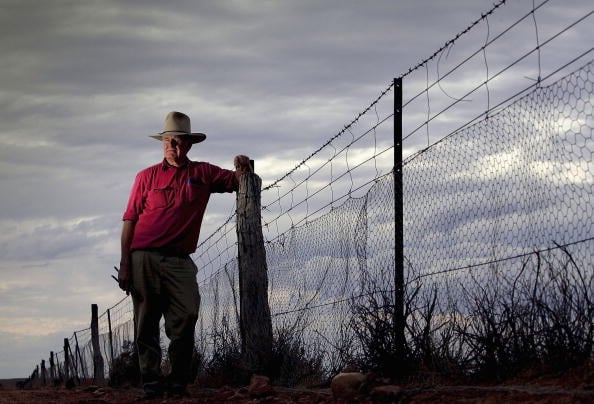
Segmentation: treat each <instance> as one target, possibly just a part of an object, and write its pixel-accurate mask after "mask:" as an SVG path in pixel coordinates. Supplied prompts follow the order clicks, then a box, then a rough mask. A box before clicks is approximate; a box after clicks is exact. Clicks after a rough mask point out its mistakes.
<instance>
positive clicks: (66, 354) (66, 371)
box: [64, 338, 70, 383]
mask: <svg viewBox="0 0 594 404" xmlns="http://www.w3.org/2000/svg"><path fill="white" fill-rule="evenodd" d="M69 379H70V342H69V341H68V338H64V382H65V383H68V380H69Z"/></svg>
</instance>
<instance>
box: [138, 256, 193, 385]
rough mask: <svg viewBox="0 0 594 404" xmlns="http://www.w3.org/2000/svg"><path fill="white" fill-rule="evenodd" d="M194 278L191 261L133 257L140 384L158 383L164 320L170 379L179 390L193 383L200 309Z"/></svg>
mask: <svg viewBox="0 0 594 404" xmlns="http://www.w3.org/2000/svg"><path fill="white" fill-rule="evenodd" d="M196 273H197V268H196V265H195V264H194V261H192V259H191V258H190V257H189V256H171V255H166V254H163V253H161V252H158V251H153V250H150V251H147V250H137V251H133V252H132V283H133V285H134V293H133V294H132V300H133V302H134V326H135V330H136V349H137V350H138V360H139V363H140V372H141V375H142V380H143V383H150V382H154V381H159V380H161V346H160V329H159V322H160V320H161V317H162V316H163V317H164V319H165V334H166V335H167V337H168V338H169V340H170V343H169V349H168V353H169V361H170V364H171V374H170V375H169V379H170V381H171V382H172V383H178V384H182V385H186V384H187V383H189V382H191V380H189V379H190V373H191V364H192V356H193V352H194V331H195V327H196V321H197V320H198V311H199V309H200V294H199V293H198V284H197V282H196Z"/></svg>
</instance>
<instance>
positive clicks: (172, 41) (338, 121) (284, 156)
mask: <svg viewBox="0 0 594 404" xmlns="http://www.w3.org/2000/svg"><path fill="white" fill-rule="evenodd" d="M537 3H540V2H539V1H537ZM552 3H553V4H554V7H553V8H552V9H551V10H552V11H551V10H549V12H548V13H547V14H544V15H543V16H542V17H541V18H542V19H541V20H540V22H539V23H540V24H542V25H540V26H541V27H543V28H544V27H546V25H547V23H548V21H547V18H550V19H551V21H553V20H554V19H555V12H558V13H562V12H564V13H567V12H569V11H571V12H575V15H583V14H585V13H587V12H589V11H590V9H591V5H589V1H586V0H571V1H569V2H562V1H559V0H557V1H552ZM493 4H494V1H493V0H449V1H443V0H421V1H405V0H371V1H366V2H362V1H349V0H342V1H339V0H327V1H314V0H299V1H297V0H292V1H289V0H284V1H272V0H260V1H256V0H243V1H242V0H233V1H231V0H217V1H215V0H211V1H190V0H188V1H168V2H162V1H155V0H151V1H109V0H103V1H97V0H95V1H93V0H87V1H79V0H52V1H33V0H0V22H1V23H0V34H1V35H0V51H1V53H2V58H1V59H0V66H1V68H0V83H1V85H0V155H1V158H0V185H1V189H2V192H1V194H0V195H1V196H0V207H1V209H0V271H1V273H2V277H1V278H0V378H7V377H20V376H27V375H29V374H30V372H31V371H32V369H33V368H34V366H35V364H37V363H39V361H40V360H41V359H42V358H47V357H48V355H49V351H50V350H53V351H59V350H61V346H62V341H63V338H65V337H70V336H71V335H72V332H73V331H74V330H78V329H82V328H86V327H88V325H89V321H90V310H91V309H90V306H91V303H97V304H98V305H99V309H100V312H103V311H104V310H105V309H106V308H108V307H110V306H112V305H113V304H114V303H116V302H117V301H118V300H119V299H121V297H122V294H121V293H120V291H119V290H118V289H117V287H116V285H115V282H113V280H111V279H110V277H109V275H110V274H111V273H112V268H113V265H114V264H116V263H117V262H118V260H119V234H120V229H121V215H122V213H123V209H124V207H125V204H126V201H127V197H128V192H129V190H130V187H131V184H132V181H133V178H134V175H135V174H136V172H137V171H139V170H140V169H142V168H144V167H146V166H148V165H150V164H153V163H156V162H157V161H159V160H160V159H161V157H162V156H161V151H160V150H161V149H160V145H159V144H158V143H157V142H156V141H155V140H153V139H150V138H149V137H148V135H150V134H153V133H155V132H159V131H160V130H161V128H162V123H163V119H164V117H165V115H166V114H167V112H169V111H171V110H179V111H183V112H186V113H188V114H189V115H190V116H191V118H192V129H194V130H196V131H204V132H206V133H207V134H208V139H207V141H206V142H204V143H202V144H200V145H199V146H198V147H195V148H194V149H192V151H191V152H190V156H191V158H192V159H194V160H206V161H210V162H212V163H214V164H217V165H219V166H222V167H225V168H231V167H232V159H233V156H234V155H236V154H238V153H242V154H247V155H249V156H250V157H251V158H253V159H254V160H255V161H256V168H257V171H258V173H259V175H260V176H261V177H262V179H263V182H264V183H265V184H266V183H270V182H272V181H274V180H275V179H276V178H279V177H281V176H282V175H283V174H284V173H285V172H287V171H288V170H289V169H291V168H293V167H294V166H295V165H296V164H297V163H298V162H299V161H301V160H302V159H303V158H305V157H306V156H308V155H309V154H310V153H311V152H312V151H313V150H315V149H317V148H318V147H319V146H320V145H321V144H323V143H324V142H325V141H326V140H327V139H329V138H331V137H332V136H333V135H335V134H336V133H337V132H338V131H339V130H340V129H341V128H342V127H344V125H345V124H347V123H348V122H350V121H351V120H352V119H353V117H354V116H356V115H357V114H358V113H359V112H361V110H362V109H364V108H365V107H366V106H367V105H369V103H370V102H371V101H372V100H374V99H375V98H376V97H377V96H378V95H379V94H380V92H381V91H383V90H384V89H385V88H386V87H387V86H388V85H389V83H390V81H391V80H392V78H393V77H397V76H400V75H401V74H403V73H404V72H406V71H407V70H408V68H410V67H411V66H414V65H415V64H416V63H418V62H419V61H421V60H422V59H424V58H426V57H428V56H430V55H431V54H432V53H433V52H434V51H435V50H437V49H438V48H440V47H441V46H442V45H443V44H444V43H445V42H446V41H447V40H449V39H451V38H453V37H454V36H455V35H456V34H458V33H459V32H461V31H462V30H464V29H465V28H466V27H467V26H468V25H469V24H470V23H471V22H472V21H474V20H476V19H478V18H479V17H480V16H481V13H484V12H487V11H488V10H490V9H491V8H492V6H493ZM532 4H533V2H532V0H515V1H514V0H512V1H509V2H508V4H506V5H505V6H503V7H501V8H500V9H499V10H498V11H497V12H496V13H495V14H494V15H493V16H492V17H490V19H491V21H492V22H494V23H495V22H497V21H498V22H499V23H502V24H505V23H508V22H509V23H511V22H512V20H514V19H517V18H518V16H520V15H523V14H525V12H527V10H529V9H530V8H531V7H532ZM555 7H556V8H555ZM555 10H556V11H555ZM590 26H591V22H590ZM477 29H482V30H483V31H482V32H483V33H482V34H480V35H482V36H484V30H485V27H482V28H480V27H479V28H477ZM577 42H581V43H582V45H583V43H589V42H591V38H585V37H584V38H578V40H577ZM587 46H591V43H590V44H589V45H587ZM219 198H223V199H224V198H227V199H226V201H228V200H230V199H232V198H233V197H232V196H229V195H226V196H223V197H217V198H214V199H213V200H212V201H213V202H211V206H209V209H208V210H207V215H208V217H207V218H206V220H205V229H204V230H203V235H206V234H209V229H213V228H216V226H217V224H218V223H219V222H220V221H221V220H223V219H226V218H227V217H228V215H229V207H228V206H225V207H222V206H223V205H224V203H222V202H221V204H220V205H219V204H218V202H219V201H223V199H219Z"/></svg>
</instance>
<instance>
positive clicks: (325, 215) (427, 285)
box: [54, 0, 594, 378]
mask: <svg viewBox="0 0 594 404" xmlns="http://www.w3.org/2000/svg"><path fill="white" fill-rule="evenodd" d="M504 3H505V2H499V3H497V4H496V5H495V6H494V7H493V9H492V10H490V11H489V12H487V13H485V14H483V15H482V16H481V18H480V19H478V20H477V21H475V22H473V23H472V24H471V25H470V26H469V27H468V28H467V29H465V30H464V31H462V32H461V33H460V34H459V35H458V36H456V37H455V38H454V39H453V40H451V41H448V42H447V43H446V45H444V47H442V48H441V49H439V50H438V51H436V52H435V53H434V54H433V55H432V56H431V57H429V58H428V59H426V60H424V61H422V62H421V63H419V64H418V65H415V66H413V67H411V68H410V69H409V71H408V72H407V73H405V74H404V75H402V76H401V78H403V79H404V81H403V82H404V89H405V95H406V97H405V102H404V104H403V105H400V106H395V105H394V101H393V100H392V99H391V98H390V97H389V95H390V94H391V93H392V90H393V87H392V86H393V84H391V85H390V86H388V88H386V89H385V90H384V91H382V92H381V94H380V95H379V97H378V98H377V99H376V100H374V101H373V102H372V103H371V104H370V105H369V106H368V107H367V108H365V110H364V111H362V112H361V113H360V114H359V115H358V116H357V117H356V118H355V119H354V120H353V121H352V122H350V123H349V124H348V125H347V126H345V127H344V128H343V129H342V130H340V131H339V132H338V133H337V134H336V135H334V136H333V137H332V138H330V139H329V140H328V141H327V142H326V143H324V144H323V145H322V146H321V147H320V148H318V149H317V150H315V151H314V152H313V153H312V154H311V155H309V156H308V157H307V158H305V159H304V160H302V161H301V162H299V163H298V164H297V165H296V166H295V167H294V169H292V170H291V171H289V172H287V173H285V174H284V175H282V176H280V177H279V178H278V179H277V180H275V181H273V182H272V183H270V184H269V185H266V186H265V187H264V188H263V192H262V225H263V229H264V239H265V247H266V257H267V264H268V276H269V289H268V296H269V297H268V298H269V304H270V308H271V314H272V320H273V328H274V334H275V338H276V340H277V341H278V340H282V339H283V338H289V337H290V338H296V340H297V343H298V345H299V347H300V349H302V352H303V353H304V355H306V356H308V357H311V358H314V357H315V358H321V359H320V363H321V366H322V367H323V369H324V372H327V373H333V372H336V371H338V370H340V369H341V368H342V367H344V366H345V365H347V364H348V363H350V362H351V361H357V360H361V358H362V357H365V356H369V355H376V354H377V355H378V356H380V357H381V356H382V355H384V356H385V357H386V358H387V359H389V352H383V351H381V350H380V351H370V347H369V346H367V345H366V343H365V340H364V339H362V338H361V337H365V330H364V329H363V328H364V326H365V321H367V320H366V319H370V318H374V320H375V321H376V323H375V324H376V325H378V324H380V325H382V326H386V327H388V328H390V327H391V326H393V324H392V321H393V319H392V318H391V317H390V316H391V315H393V311H394V309H393V308H394V305H395V301H396V299H399V298H403V299H404V300H405V304H406V336H407V344H408V346H409V350H410V352H411V355H413V356H414V355H415V354H416V352H420V351H422V350H423V349H424V348H423V347H424V346H425V347H426V345H427V343H428V341H430V342H431V345H432V347H433V348H432V349H433V350H435V351H439V352H440V353H441V354H442V355H441V358H443V357H444V356H445V357H450V358H453V357H455V358H456V360H457V364H458V366H465V367H466V369H467V370H468V369H470V370H472V369H477V368H479V367H481V366H483V365H484V363H483V362H484V357H483V356H481V355H479V354H478V353H477V350H478V349H479V347H482V348H484V346H481V345H479V344H477V343H476V340H473V338H475V337H476V335H479V334H480V333H479V331H480V330H483V331H484V329H485V324H482V323H481V316H480V312H481V309H483V308H484V307H485V306H484V303H492V304H491V306H489V308H490V309H493V310H494V312H495V313H496V314H497V316H498V317H497V318H496V320H497V321H498V322H500V323H502V324H504V323H505V321H503V317H501V316H503V313H509V311H510V310H509V308H510V306H513V308H514V310H526V313H527V316H520V317H522V318H524V319H525V321H526V323H524V324H522V325H521V326H520V327H519V329H521V330H528V331H526V332H527V333H528V332H529V333H530V337H526V338H524V339H521V338H520V339H521V340H522V341H526V340H530V341H531V342H530V343H531V344H533V346H537V347H538V349H540V350H547V352H549V351H553V350H554V349H553V348H554V343H555V342H554V341H550V340H548V339H547V335H548V334H547V332H545V331H546V330H548V329H552V328H551V327H553V326H557V325H559V324H557V323H555V321H556V320H554V319H552V318H549V317H546V316H540V317H539V318H538V319H537V318H536V317H537V316H536V315H535V314H534V312H533V311H532V310H533V309H532V308H531V306H530V305H529V304H528V303H530V302H531V303H534V302H538V303H539V304H541V305H548V306H547V307H549V306H551V307H560V308H559V310H561V311H562V313H563V315H564V316H565V317H564V318H567V319H569V320H568V321H573V324H574V326H575V325H578V324H592V316H591V314H592V312H593V311H594V309H593V308H592V304H591V302H592V301H593V300H594V299H592V297H593V296H592V295H593V294H594V291H593V285H594V279H593V276H594V275H593V273H594V271H592V268H593V267H594V262H593V259H592V253H591V252H592V251H594V228H593V226H594V223H593V220H592V217H594V215H593V213H594V212H593V205H592V200H594V195H593V193H594V191H593V189H594V162H593V160H592V153H593V151H594V139H593V137H592V127H593V123H594V117H593V113H592V110H593V107H592V99H593V95H592V94H593V91H592V90H593V88H592V87H593V82H594V72H593V70H592V69H593V62H592V60H591V54H592V48H591V46H589V47H587V48H586V49H584V50H582V51H579V53H577V54H573V55H566V57H565V59H564V60H562V61H560V62H558V61H557V60H555V63H553V61H552V58H551V56H550V55H552V54H557V53H560V52H558V50H559V49H563V48H565V47H567V44H568V42H569V41H571V40H572V38H579V37H581V36H583V32H584V30H586V31H587V28H588V24H587V22H588V19H589V18H591V15H592V12H589V13H587V14H585V15H581V16H571V15H570V16H560V17H559V19H558V21H557V24H556V25H554V26H548V25H547V27H546V29H544V28H545V27H541V26H540V25H539V21H538V13H551V12H554V11H555V10H556V7H558V6H559V5H558V3H555V2H554V1H552V0H550V1H548V0H547V1H543V2H541V3H539V4H533V5H532V7H531V8H530V9H528V10H526V12H525V13H522V14H520V15H519V17H518V18H517V19H516V20H514V21H512V22H509V21H505V22H504V23H501V22H500V23H499V24H496V23H495V22H494V21H492V19H491V17H492V15H494V14H496V12H497V11H498V9H499V8H500V7H501V6H502V5H503V4H504ZM478 27H484V28H487V29H486V32H487V34H486V36H477V34H476V32H477V29H478ZM530 30H532V31H533V32H534V31H535V32H537V34H536V35H533V36H532V37H531V38H532V39H530V40H525V38H526V35H525V33H526V32H527V31H530ZM469 38H470V40H472V41H474V42H475V46H474V48H473V49H474V51H470V52H469V53H468V54H459V55H458V54H457V53H456V52H457V45H458V43H459V41H461V40H466V39H469ZM518 38H524V39H523V40H522V46H515V47H514V46H511V44H512V43H513V44H515V43H516V42H515V41H517V40H518ZM502 48H503V49H505V52H504V53H503V54H502V53H501V49H502ZM512 48H513V49H512ZM465 49H466V48H465ZM477 64H478V65H479V66H481V68H480V69H478V71H480V72H481V75H477V74H476V71H477V69H476V66H477ZM526 76H529V77H531V78H533V80H532V79H530V80H526ZM519 78H521V79H519ZM454 92H455V94H454ZM398 108H400V109H402V113H403V116H404V133H403V134H402V142H403V144H404V151H405V156H406V158H405V160H404V161H403V162H402V167H403V170H402V175H403V184H404V188H403V194H402V195H395V185H394V184H395V177H394V176H395V170H394V167H395V164H396V162H395V161H394V145H395V143H397V142H400V141H401V140H400V139H396V138H395V134H394V128H393V125H392V119H393V118H394V112H395V110H396V109H398ZM400 198H402V203H403V209H404V216H403V221H402V228H403V233H404V250H403V253H404V257H405V274H404V276H405V282H406V287H405V293H404V296H397V295H396V293H395V287H394V271H395V267H396V265H395V231H396V225H397V223H398V220H397V218H396V217H395V204H396V203H397V201H399V200H400ZM193 259H194V260H195V262H196V264H197V266H198V268H200V272H199V275H198V276H199V286H200V293H201V297H202V299H201V301H202V307H201V313H200V318H199V322H198V325H197V334H196V338H197V339H196V347H197V350H198V351H199V352H200V353H201V354H202V356H203V361H204V362H205V363H208V362H209V361H211V360H212V359H213V358H214V357H215V356H216V355H219V354H220V351H221V349H226V348H228V347H229V346H230V345H231V346H232V345H234V344H235V345H236V344H237V343H238V339H239V330H238V323H239V306H238V302H239V281H238V274H237V268H238V264H237V238H236V235H235V222H234V217H233V216H231V217H229V218H228V219H227V220H226V221H225V222H224V223H223V224H222V225H221V227H220V228H219V229H217V230H216V231H215V232H213V233H212V234H211V235H209V236H208V237H206V238H205V239H204V241H202V242H201V244H200V245H199V246H198V250H197V252H196V253H195V254H194V256H193ZM568 290H573V291H574V292H575V293H569V294H568V293H567V291H568ZM520 292H523V293H520ZM568 295H571V296H572V297H571V298H568ZM526 296H529V297H530V299H531V300H530V299H528V298H526ZM523 299H524V300H523ZM525 299H527V300H525ZM568 299H569V300H568ZM572 299H574V300H572ZM576 299H577V300H576ZM580 299H581V300H580ZM584 308H585V309H586V310H582V309H584ZM563 310H565V311H563ZM132 313H133V310H132V304H131V302H130V299H123V300H122V301H120V302H119V303H118V304H116V305H115V306H113V307H112V308H110V309H109V310H108V311H106V312H105V313H104V314H103V315H102V316H101V317H100V327H99V329H100V332H99V333H100V341H101V343H100V346H101V354H102V356H103V358H105V359H106V362H107V366H106V370H105V372H106V375H108V373H109V368H110V367H111V365H112V363H113V361H114V359H115V358H117V357H119V356H121V355H122V354H124V353H128V352H130V350H131V349H133V346H132V344H131V341H133V339H134V330H133V314H132ZM514 313H515V314H518V311H514ZM588 315H589V316H590V317H589V318H588V317H587V316H588ZM584 316H586V317H584ZM588 322H589V323H588ZM505 324H507V323H505ZM513 325H514V326H517V324H513ZM547 327H549V328H547ZM512 328H513V327H512ZM497 332H498V333H499V334H497V335H496V336H497V337H499V338H503V339H505V338H508V339H513V338H519V337H518V336H519V333H520V331H518V329H517V328H513V329H505V327H504V328H503V331H501V330H499V331H497ZM388 334H389V333H388ZM473 336H474V337H473ZM512 337H513V338H512ZM574 337H575V335H574ZM578 337H579V338H581V340H580V341H582V342H583V341H586V342H588V341H589V342H590V347H591V346H592V344H591V342H592V337H593V336H592V331H591V329H590V331H588V330H587V329H586V330H585V331H584V333H583V334H581V335H578ZM73 338H74V340H73V341H70V346H71V347H72V346H74V347H76V348H75V352H74V353H73V355H74V356H75V357H76V356H77V355H78V362H76V361H74V362H72V361H70V362H69V366H71V367H72V368H71V370H70V374H76V376H77V377H79V378H88V377H90V376H89V375H92V369H93V365H92V358H93V355H92V347H91V345H90V342H88V341H89V340H90V337H89V336H88V333H87V331H86V330H83V331H78V332H76V333H75V334H74V335H73ZM568 338H569V336H568ZM71 339H72V338H71ZM77 340H78V341H77ZM575 345H576V346H577V347H583V346H584V344H575ZM586 345H587V344H586ZM79 351H80V354H78V352H79ZM487 351H488V349H487ZM525 351H529V350H525ZM378 352H379V353H378ZM530 352H534V350H532V351H530ZM580 353H581V354H586V353H585V352H578V353H577V354H580ZM68 354H69V355H70V352H69V353H68ZM589 354H591V351H590V353H589ZM66 356H67V355H66V353H65V352H60V353H58V354H56V355H55V358H54V363H55V369H56V371H57V372H59V373H60V374H63V373H64V371H65V369H66V368H67V367H66V365H65V363H66V362H67V360H66V359H67V358H66ZM500 356H501V355H500ZM70 358H72V356H70ZM432 358H433V359H432V360H435V357H432ZM380 359H381V358H380ZM72 372H74V373H72Z"/></svg>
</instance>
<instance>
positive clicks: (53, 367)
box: [49, 351, 56, 384]
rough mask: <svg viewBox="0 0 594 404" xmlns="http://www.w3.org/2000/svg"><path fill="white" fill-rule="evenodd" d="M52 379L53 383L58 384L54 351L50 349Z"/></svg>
mask: <svg viewBox="0 0 594 404" xmlns="http://www.w3.org/2000/svg"><path fill="white" fill-rule="evenodd" d="M49 362H50V379H51V381H52V384H56V364H55V362H54V351H50V359H49Z"/></svg>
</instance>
